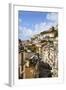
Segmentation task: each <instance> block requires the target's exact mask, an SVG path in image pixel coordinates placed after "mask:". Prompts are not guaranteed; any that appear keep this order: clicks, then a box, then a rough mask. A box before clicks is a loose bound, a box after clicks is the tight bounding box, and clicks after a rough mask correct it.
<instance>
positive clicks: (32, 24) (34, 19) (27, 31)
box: [18, 11, 58, 40]
mask: <svg viewBox="0 0 66 90" xmlns="http://www.w3.org/2000/svg"><path fill="white" fill-rule="evenodd" d="M57 24H58V13H57V12H37V11H18V38H19V39H21V40H29V39H30V38H31V37H32V36H33V35H35V34H39V33H40V32H42V31H46V30H48V29H49V28H51V27H52V26H56V25H57Z"/></svg>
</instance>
